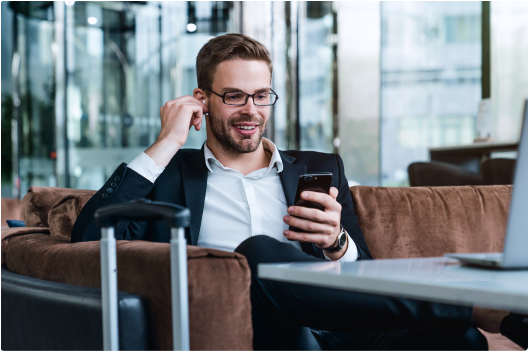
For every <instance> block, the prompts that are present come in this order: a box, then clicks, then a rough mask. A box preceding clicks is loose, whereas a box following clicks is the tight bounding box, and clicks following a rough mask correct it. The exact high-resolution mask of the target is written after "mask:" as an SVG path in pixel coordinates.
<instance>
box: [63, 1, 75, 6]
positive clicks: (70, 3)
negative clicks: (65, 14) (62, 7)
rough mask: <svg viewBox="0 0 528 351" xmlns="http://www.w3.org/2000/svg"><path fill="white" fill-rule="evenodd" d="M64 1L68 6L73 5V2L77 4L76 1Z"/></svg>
mask: <svg viewBox="0 0 528 351" xmlns="http://www.w3.org/2000/svg"><path fill="white" fill-rule="evenodd" d="M64 3H65V4H66V6H73V4H75V1H65V2H64Z"/></svg>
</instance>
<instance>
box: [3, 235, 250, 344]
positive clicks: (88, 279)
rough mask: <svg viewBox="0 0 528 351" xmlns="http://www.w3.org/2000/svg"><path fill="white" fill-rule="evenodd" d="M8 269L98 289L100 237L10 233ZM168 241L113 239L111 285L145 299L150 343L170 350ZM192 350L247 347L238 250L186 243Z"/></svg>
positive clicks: (246, 282)
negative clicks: (114, 278)
mask: <svg viewBox="0 0 528 351" xmlns="http://www.w3.org/2000/svg"><path fill="white" fill-rule="evenodd" d="M6 251H7V252H6V263H7V268H8V269H9V270H10V271H12V272H15V273H18V274H22V275H26V276H30V277H34V278H38V279H44V280H49V281H54V282H60V283H67V284H74V285H79V286H86V287H100V284H101V274H100V254H99V242H83V243H76V244H71V243H70V241H69V239H66V238H63V237H52V236H49V235H43V234H29V235H23V236H16V237H12V238H11V239H10V242H9V245H8V247H7V250H6ZM169 252H170V247H169V244H167V243H153V242H145V241H122V240H119V241H118V242H117V267H118V288H119V290H120V291H125V292H128V293H132V294H137V295H140V296H144V297H146V298H147V301H148V303H149V311H150V314H151V315H150V317H151V321H152V332H153V344H154V348H155V349H166V350H168V349H171V348H172V330H171V328H172V320H171V295H170V291H171V288H170V260H169ZM187 255H188V261H187V262H188V277H189V278H188V279H189V320H190V337H191V349H193V350H212V349H216V350H221V349H233V350H235V349H246V350H249V349H251V348H252V342H253V341H252V339H253V331H252V322H251V301H250V293H249V288H250V283H251V279H250V270H249V267H248V264H247V261H246V259H245V258H244V257H243V256H242V255H239V254H236V253H230V252H224V251H219V250H213V249H206V248H200V247H196V246H188V247H187Z"/></svg>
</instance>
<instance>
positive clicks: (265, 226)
mask: <svg viewBox="0 0 528 351" xmlns="http://www.w3.org/2000/svg"><path fill="white" fill-rule="evenodd" d="M262 144H263V146H264V148H265V149H266V150H269V151H270V152H271V153H272V157H271V160H270V163H269V165H268V167H267V168H261V169H259V170H256V171H254V172H252V173H250V174H248V175H243V174H242V173H240V172H238V171H236V170H234V169H231V168H228V167H224V166H223V165H222V164H221V163H220V162H219V161H218V160H217V159H216V157H215V156H214V155H213V153H212V152H211V150H210V149H209V148H208V147H207V144H205V145H204V156H205V160H204V162H205V164H206V166H207V169H208V170H209V174H208V176H207V189H206V193H205V194H206V195H205V203H204V209H203V215H202V224H201V227H200V234H199V236H198V246H202V247H209V248H213V249H218V250H224V251H231V252H232V251H234V250H235V249H236V247H237V246H238V245H239V244H240V243H241V242H242V241H244V240H245V239H247V238H249V237H251V236H254V235H261V234H263V235H267V236H270V237H272V238H274V239H277V240H278V241H281V242H284V243H288V244H291V245H293V246H294V247H296V248H297V249H299V250H301V245H300V244H299V242H298V241H289V240H288V239H287V238H286V237H285V236H284V235H283V234H282V233H283V232H284V230H286V229H288V224H286V223H284V221H283V218H284V216H285V215H287V214H288V212H287V209H288V206H287V204H286V198H285V197H284V190H283V188H282V183H281V181H280V177H279V173H280V172H282V169H283V164H282V160H281V157H280V154H279V152H278V149H277V147H276V146H275V144H273V143H272V142H271V141H270V140H268V139H266V138H263V139H262ZM128 167H129V168H131V169H133V170H134V171H136V172H137V173H139V174H140V175H142V176H143V177H145V178H146V179H148V180H149V181H151V182H153V183H154V182H155V180H156V179H157V177H158V176H159V175H160V174H161V173H162V172H163V171H164V169H165V168H164V167H161V166H156V165H155V163H154V160H152V159H151V158H150V157H149V156H148V155H147V154H145V153H144V152H143V153H141V155H139V156H138V157H136V158H135V159H134V160H133V161H132V162H130V164H129V165H128ZM347 239H348V248H347V252H346V253H345V254H344V255H343V256H342V257H341V259H340V261H346V262H350V261H356V260H357V258H358V251H357V247H356V245H355V243H354V242H353V240H352V239H351V238H350V236H347ZM327 259H328V258H327Z"/></svg>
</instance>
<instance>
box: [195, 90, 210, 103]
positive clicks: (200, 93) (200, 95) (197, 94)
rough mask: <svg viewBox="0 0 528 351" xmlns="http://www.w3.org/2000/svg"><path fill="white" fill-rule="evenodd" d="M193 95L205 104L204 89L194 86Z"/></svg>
mask: <svg viewBox="0 0 528 351" xmlns="http://www.w3.org/2000/svg"><path fill="white" fill-rule="evenodd" d="M193 97H194V98H195V99H196V100H200V101H202V102H203V101H204V100H205V102H204V104H205V105H206V106H207V97H206V95H205V91H203V90H202V89H200V88H196V89H194V90H193Z"/></svg>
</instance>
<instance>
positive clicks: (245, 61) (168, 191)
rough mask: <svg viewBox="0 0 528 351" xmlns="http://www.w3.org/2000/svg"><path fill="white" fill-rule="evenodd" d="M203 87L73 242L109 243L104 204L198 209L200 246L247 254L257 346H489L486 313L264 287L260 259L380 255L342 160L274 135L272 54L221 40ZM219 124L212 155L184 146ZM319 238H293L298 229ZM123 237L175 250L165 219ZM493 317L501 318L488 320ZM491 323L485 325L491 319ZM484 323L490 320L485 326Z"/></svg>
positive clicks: (180, 104)
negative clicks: (319, 183)
mask: <svg viewBox="0 0 528 351" xmlns="http://www.w3.org/2000/svg"><path fill="white" fill-rule="evenodd" d="M196 68H197V75H198V86H199V88H196V89H194V91H193V96H184V97H180V98H178V99H175V100H172V101H169V102H167V103H166V104H165V105H164V106H163V107H162V108H161V110H160V115H161V132H160V134H159V137H158V139H157V140H156V142H155V143H154V144H153V145H152V146H150V147H149V148H148V149H147V150H146V151H145V152H144V153H142V154H141V155H139V156H138V157H137V158H136V159H134V160H133V161H132V162H131V163H130V164H129V165H128V166H127V165H126V164H122V165H121V166H119V167H118V169H117V170H116V171H115V172H114V174H113V175H112V176H111V177H110V179H109V180H108V181H107V183H106V184H105V185H104V186H103V188H101V190H99V192H98V193H97V194H95V195H94V197H93V198H92V199H91V200H90V201H89V202H88V203H87V204H86V206H85V207H84V208H83V210H82V212H81V214H80V215H79V217H78V219H77V222H76V224H75V227H74V229H73V233H72V242H79V241H88V240H99V237H100V233H99V230H98V229H97V228H96V227H95V224H94V220H93V215H94V212H95V210H96V209H97V208H99V207H102V206H105V205H109V204H113V203H119V202H127V201H130V200H132V199H136V198H142V197H147V198H150V199H152V200H156V201H166V202H172V203H177V204H180V205H183V206H186V207H188V208H189V209H190V210H191V214H192V215H191V226H190V228H189V230H188V231H187V233H186V236H187V242H188V243H189V244H192V245H198V246H204V247H210V248H216V249H221V250H228V251H236V252H239V253H241V254H243V255H245V256H246V258H247V259H248V262H249V265H250V267H251V271H252V285H251V295H252V296H251V297H252V307H253V309H252V310H253V311H252V313H253V325H254V332H255V334H254V335H255V336H254V346H255V348H256V349H288V348H295V347H296V346H298V344H296V342H297V339H298V338H299V337H300V335H302V332H303V330H306V329H303V326H307V327H310V328H312V329H313V330H314V332H315V330H319V332H318V334H317V335H318V340H319V342H320V344H321V346H323V347H324V348H361V349H366V348H389V349H394V348H404V349H411V348H442V349H446V348H456V349H469V348H486V347H487V344H486V341H485V339H484V337H483V336H482V334H480V332H478V330H477V329H476V328H475V327H474V326H472V324H471V320H472V314H473V315H474V317H476V319H477V320H479V321H482V320H484V321H487V322H488V323H490V325H491V327H489V328H488V329H490V330H491V329H494V328H495V330H496V329H497V322H496V321H497V320H499V321H500V318H499V317H493V318H487V319H482V318H480V317H479V316H480V315H481V313H480V310H478V309H475V310H474V311H472V309H471V308H463V307H455V306H447V305H442V304H430V303H424V302H418V301H411V300H406V299H393V298H387V297H382V296H375V295H369V294H360V293H353V292H344V291H335V290H330V289H323V288H317V287H308V286H301V285H296V284H288V283H282V282H272V281H265V280H260V279H258V278H257V276H256V267H257V264H258V263H263V262H284V261H321V260H341V261H355V260H357V259H372V257H371V255H370V253H369V250H368V247H367V245H366V243H365V240H364V238H363V234H362V233H361V230H360V228H359V226H358V222H357V217H356V216H355V215H354V208H353V204H352V199H351V195H350V191H349V189H348V182H347V180H346V178H345V175H344V171H343V162H342V160H341V158H340V157H339V156H338V155H333V154H323V153H316V152H300V151H285V152H283V151H279V150H277V148H276V147H275V145H274V144H273V143H272V142H271V141H270V140H267V139H265V138H262V136H263V134H264V131H265V129H266V126H267V124H268V121H269V116H270V109H271V106H272V105H273V104H274V103H275V101H276V99H277V98H278V97H277V96H276V94H275V93H274V92H273V90H272V88H271V75H272V63H271V60H270V58H269V53H268V51H267V49H266V48H265V47H264V46H263V45H262V44H260V43H259V42H257V41H255V40H253V39H251V38H249V37H246V36H244V35H241V34H227V35H224V36H220V37H217V38H214V39H212V40H210V41H209V42H208V43H207V44H206V45H205V46H204V47H203V48H202V49H201V50H200V53H199V54H198V57H197V60H196ZM204 114H205V116H206V117H205V118H206V119H207V123H206V127H207V141H206V143H205V144H204V145H203V147H202V149H201V150H191V149H182V146H183V145H184V144H185V141H186V140H187V137H188V133H189V130H190V129H191V128H192V127H194V128H195V129H196V130H200V129H201V128H202V123H203V118H204ZM322 171H325V172H332V174H333V180H332V188H331V191H330V194H329V195H327V194H321V193H315V192H305V193H303V194H302V196H303V198H305V199H307V200H311V201H315V202H318V203H320V204H322V205H323V206H324V207H325V211H320V210H316V209H308V208H303V207H296V206H292V205H293V200H294V195H295V190H296V185H297V179H298V177H299V175H300V174H302V173H307V172H322ZM290 225H291V226H294V227H297V228H301V229H303V230H306V231H308V232H310V233H299V232H295V231H291V230H288V228H289V226H290ZM115 233H116V238H117V239H125V240H135V239H141V240H151V241H159V242H168V241H169V238H170V231H169V228H167V227H166V226H165V225H164V224H163V223H161V222H160V223H152V224H150V225H149V224H147V223H141V222H125V223H120V224H119V225H118V226H117V228H116V231H115ZM484 316H489V313H487V314H484ZM479 323H481V322H479ZM481 325H482V323H481Z"/></svg>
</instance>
